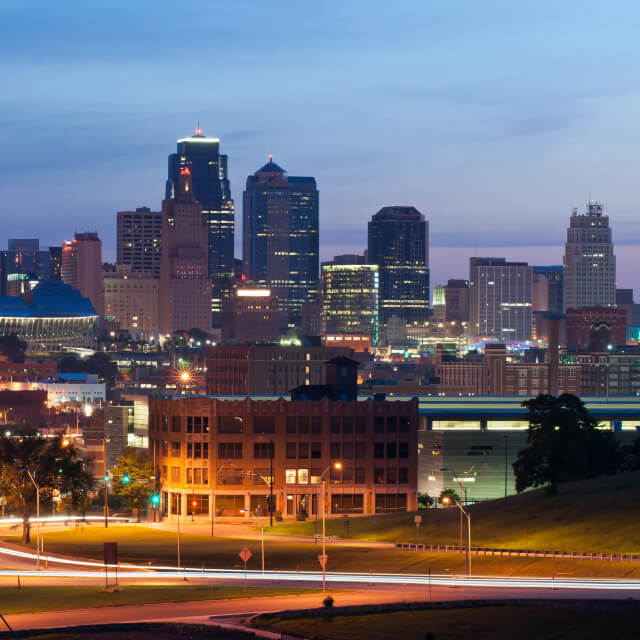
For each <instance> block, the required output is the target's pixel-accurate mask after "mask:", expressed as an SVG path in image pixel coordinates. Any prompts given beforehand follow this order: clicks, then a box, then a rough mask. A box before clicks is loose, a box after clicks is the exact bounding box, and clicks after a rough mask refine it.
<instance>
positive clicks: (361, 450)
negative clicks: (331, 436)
mask: <svg viewBox="0 0 640 640" xmlns="http://www.w3.org/2000/svg"><path fill="white" fill-rule="evenodd" d="M365 446H366V445H365V443H364V442H356V458H358V459H360V460H361V459H362V458H364V457H365Z"/></svg>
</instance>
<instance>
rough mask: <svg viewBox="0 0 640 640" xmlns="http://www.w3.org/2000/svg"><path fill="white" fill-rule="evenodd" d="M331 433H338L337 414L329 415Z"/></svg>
mask: <svg viewBox="0 0 640 640" xmlns="http://www.w3.org/2000/svg"><path fill="white" fill-rule="evenodd" d="M330 425H331V433H340V418H339V417H338V416H331V421H330Z"/></svg>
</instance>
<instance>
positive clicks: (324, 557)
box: [318, 553, 329, 569]
mask: <svg viewBox="0 0 640 640" xmlns="http://www.w3.org/2000/svg"><path fill="white" fill-rule="evenodd" d="M328 559H329V556H328V555H327V554H326V553H324V554H323V553H321V554H320V555H318V562H319V563H320V566H321V567H322V568H323V569H324V568H325V567H326V566H327V560H328Z"/></svg>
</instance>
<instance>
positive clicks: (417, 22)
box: [0, 1, 640, 286]
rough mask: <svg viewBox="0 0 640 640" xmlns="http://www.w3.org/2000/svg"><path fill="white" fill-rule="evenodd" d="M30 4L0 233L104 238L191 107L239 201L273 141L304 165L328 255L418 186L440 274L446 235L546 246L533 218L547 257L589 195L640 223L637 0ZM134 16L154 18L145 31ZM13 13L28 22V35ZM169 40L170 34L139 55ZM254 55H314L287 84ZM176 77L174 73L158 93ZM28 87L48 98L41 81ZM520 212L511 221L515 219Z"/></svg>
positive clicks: (6, 10)
mask: <svg viewBox="0 0 640 640" xmlns="http://www.w3.org/2000/svg"><path fill="white" fill-rule="evenodd" d="M36 4H37V3H26V4H23V3H20V4H17V3H16V4H11V3H9V4H7V3H5V4H4V5H3V8H2V9H0V11H1V12H2V13H1V14H0V15H1V16H2V17H3V20H1V21H0V23H2V24H3V25H4V27H0V32H2V35H3V39H2V44H1V45H0V47H2V51H3V61H4V62H3V66H4V67H5V69H6V71H7V79H8V82H7V84H6V90H5V95H4V98H3V100H2V102H1V103H0V105H1V113H2V114H3V120H4V121H5V123H6V126H5V127H4V129H3V131H2V133H1V134H0V135H1V136H2V140H3V142H4V143H5V146H6V147H7V148H11V149H12V150H13V153H12V154H11V157H10V158H9V157H7V158H6V159H5V160H4V161H3V163H2V167H3V172H4V175H5V181H4V185H3V191H4V195H5V197H4V198H3V202H2V205H0V207H1V211H0V213H1V214H4V216H5V219H7V220H9V221H11V220H16V222H15V223H12V222H10V223H9V224H8V225H7V228H6V234H7V238H9V237H26V236H30V235H33V234H30V233H28V232H27V231H28V230H27V229H26V228H25V225H27V224H29V225H30V226H29V228H31V226H32V225H33V224H35V225H37V226H38V227H39V228H41V229H42V231H41V233H40V234H39V236H40V238H41V240H42V242H43V245H45V246H46V245H49V244H52V243H55V244H59V243H61V242H62V241H63V240H64V239H67V238H68V237H70V236H71V234H72V233H73V231H74V230H77V231H84V230H97V231H98V232H99V234H100V237H101V238H102V239H103V241H104V244H105V249H106V250H105V257H106V258H108V259H113V256H114V249H115V225H114V224H113V215H114V213H115V212H116V211H119V210H123V211H124V210H131V209H135V208H136V207H138V206H143V205H147V206H149V207H151V208H152V210H157V209H158V208H159V205H160V201H161V197H162V188H163V183H164V177H165V172H166V164H165V163H166V156H167V155H168V154H169V153H170V152H172V151H173V150H174V144H175V140H176V139H179V138H181V137H183V136H185V135H190V134H191V133H192V132H193V129H194V128H195V126H196V122H197V121H198V120H199V121H200V125H201V127H202V129H203V131H204V132H205V133H206V134H207V135H210V136H215V137H219V138H220V139H221V141H222V144H223V145H224V151H225V153H226V154H227V155H228V156H229V176H230V180H231V196H232V197H233V198H234V199H235V200H236V203H237V202H238V201H239V200H238V199H239V197H240V193H241V191H242V185H243V184H244V181H245V179H246V176H247V175H249V174H250V173H251V171H252V170H253V169H254V168H255V167H256V166H260V164H262V162H263V161H266V158H267V156H268V154H269V153H273V155H274V159H275V161H276V162H281V163H282V164H283V165H284V166H287V167H288V168H290V170H292V171H294V172H295V174H296V175H313V176H315V177H316V179H317V182H318V188H319V190H320V191H321V192H322V194H323V197H322V202H321V211H320V216H321V228H320V233H321V247H322V249H321V251H322V254H321V259H327V258H330V257H331V256H332V255H333V254H339V253H344V252H345V251H347V250H349V251H361V250H362V248H363V247H364V246H365V243H366V231H365V223H366V221H367V220H368V219H369V217H370V216H371V215H372V214H373V213H375V211H377V210H378V209H379V208H380V207H382V206H389V205H414V206H416V208H418V209H419V210H420V211H422V212H424V213H425V215H426V217H427V219H428V220H429V222H430V225H431V228H432V242H431V244H432V247H433V252H432V253H433V259H432V261H431V265H430V266H431V269H432V273H433V278H432V282H433V284H437V283H439V282H440V283H441V282H445V281H446V278H447V276H451V277H464V273H463V272H459V271H458V272H455V273H454V272H451V271H450V270H448V269H445V268H443V274H442V275H441V276H440V275H438V265H437V263H436V258H437V253H438V252H437V248H438V247H468V248H470V249H473V248H474V247H476V248H477V249H478V251H477V254H476V255H488V254H490V253H493V252H489V251H488V249H490V248H492V247H495V246H498V247H500V246H504V247H505V250H504V251H503V252H501V253H499V254H497V255H499V256H504V257H505V258H507V259H509V260H513V259H520V260H527V261H529V262H530V263H532V264H538V263H540V262H543V263H547V262H549V260H537V259H534V258H532V257H530V256H527V255H521V254H517V255H516V254H514V252H513V250H512V249H513V248H516V247H517V246H518V244H519V243H520V244H525V242H524V238H526V239H527V242H529V243H530V244H531V245H532V246H549V243H553V244H554V245H556V246H557V247H558V248H559V250H558V251H557V252H556V255H557V257H556V259H555V260H553V261H552V262H553V263H556V264H560V262H561V257H562V253H561V248H560V247H561V245H562V242H563V240H564V231H565V229H564V226H565V219H566V216H567V213H568V212H569V211H570V210H571V207H573V206H578V207H580V208H582V207H583V205H584V203H585V202H586V201H587V200H588V199H590V195H591V197H593V198H595V199H597V200H600V201H603V202H605V203H607V204H608V207H609V209H610V211H611V213H612V216H614V218H613V226H614V243H615V244H616V246H617V247H620V246H622V242H625V243H628V244H633V243H636V244H637V243H638V242H640V232H638V231H637V230H636V228H635V226H634V224H633V223H634V218H635V210H636V208H637V201H638V196H637V194H636V192H635V176H634V173H633V162H632V154H633V149H634V147H635V146H636V141H637V139H638V137H640V129H639V127H638V124H637V123H636V122H635V112H636V111H637V101H638V92H637V90H636V87H635V82H636V81H635V76H633V74H632V71H633V68H634V67H635V60H636V59H637V51H636V48H635V46H634V40H633V38H634V31H633V25H634V24H635V23H636V22H637V20H638V18H639V17H640V11H639V10H638V8H637V7H635V6H633V5H631V4H630V3H619V4H618V5H616V6H615V7H607V8H606V10H605V9H603V8H600V7H599V6H598V3H595V2H591V3H581V4H580V11H579V12H578V11H576V10H575V8H572V7H571V6H562V7H558V6H555V5H554V4H552V3H542V4H539V5H537V7H536V10H535V11H530V12H529V13H528V14H527V16H526V19H523V17H524V16H523V14H522V10H521V9H518V8H515V7H511V6H510V5H509V4H508V3H503V2H493V3H490V5H483V6H482V7H467V8H465V11H464V12H462V10H461V9H456V8H452V7H433V8H429V9H428V10H427V9H425V8H424V6H422V4H420V3H408V4H407V5H406V6H405V10H404V12H398V11H396V10H394V9H393V8H391V7H387V6H386V5H384V4H383V3H376V2H374V3H373V4H369V5H368V8H369V10H368V11H367V12H366V15H365V14H364V13H363V12H358V11H356V8H355V7H354V6H353V5H350V6H340V5H339V4H338V3H335V2H329V3H323V7H313V8H309V12H310V13H307V14H305V15H304V16H302V15H297V14H295V13H294V12H288V21H282V20H280V19H279V18H278V16H279V15H280V13H279V12H278V11H275V10H273V8H278V9H281V10H286V9H288V8H290V7H291V6H292V4H291V3H290V2H275V3H272V4H271V6H262V5H256V3H254V2H249V1H246V2H237V3H234V4H233V5H228V6H227V5H224V6H217V7H212V6H210V5H208V4H206V5H205V4H199V3H196V4H195V5H194V7H193V9H194V10H193V11H192V12H189V15H185V16H181V19H180V22H179V24H178V25H176V23H175V22H174V20H173V9H172V8H170V7H169V6H168V5H167V4H164V3H159V4H157V5H154V12H153V13H152V14H148V13H147V12H144V11H143V10H142V9H140V8H137V7H133V6H130V5H124V4H123V3H119V2H115V3H112V5H110V7H114V8H117V7H120V9H121V11H114V12H113V15H111V11H110V10H107V9H106V8H103V9H101V10H100V9H97V11H98V12H99V14H98V15H97V17H95V23H93V22H89V23H87V22H86V21H85V18H87V15H86V14H85V13H84V10H83V8H82V6H81V5H76V4H75V3H69V4H65V6H63V7H59V8H57V9H56V13H55V14H54V13H53V12H50V10H49V9H47V8H46V7H45V6H44V5H42V6H40V5H38V6H39V9H40V10H39V11H38V13H37V15H36V16H34V15H33V11H32V10H31V9H32V8H33V6H35V5H36ZM29 5H31V6H29ZM116 14H117V15H118V18H117V19H116V18H115V16H116ZM143 17H144V21H145V24H146V25H148V33H147V32H145V33H144V34H140V33H139V29H138V28H137V25H138V24H139V23H140V21H141V20H142V19H143ZM356 17H357V20H356ZM27 19H28V28H25V29H21V28H20V27H21V25H23V26H25V27H27V23H26V21H27ZM605 19H606V22H607V24H608V26H610V27H612V28H613V29H615V32H616V38H615V40H611V41H609V42H608V43H607V46H606V47H604V46H600V45H599V44H598V43H599V42H600V37H601V36H599V34H600V28H601V23H602V21H603V20H605ZM97 24H100V25H101V26H100V28H98V27H97V26H96V25H97ZM256 24H260V25H261V27H262V28H261V29H255V28H254V27H255V25H256ZM309 25H311V26H309ZM176 26H180V27H182V28H184V29H185V30H187V31H188V33H189V34H190V37H189V39H188V41H187V43H186V44H185V43H184V42H182V40H181V41H180V45H179V46H178V45H177V41H175V39H174V38H172V37H171V33H172V31H173V30H174V29H175V28H176ZM213 27H215V28H216V33H217V34H218V37H219V40H218V41H217V45H220V46H224V47H225V64H224V65H220V66H219V67H218V66H217V67H216V76H215V82H211V81H210V80H211V79H212V78H211V76H210V75H209V74H208V73H207V72H206V69H207V65H208V64H209V63H211V62H212V61H213V60H214V57H213V56H214V54H215V55H217V53H216V52H217V51H218V48H216V50H215V51H214V50H213V48H212V47H211V44H210V40H209V39H208V36H209V33H210V30H211V29H212V28H213ZM478 27H480V28H478ZM381 28H385V29H386V31H385V33H386V37H385V38H384V44H383V45H380V39H379V38H376V37H375V34H376V33H377V30H379V29H381ZM14 33H16V34H17V33H20V34H21V36H20V37H21V38H26V39H27V41H28V43H27V44H29V46H28V47H27V48H26V51H25V50H24V48H23V47H19V46H15V45H16V42H15V40H14V38H15V36H14ZM62 34H64V37H62ZM249 34H250V35H251V37H249ZM160 39H162V41H163V42H164V43H165V49H164V50H162V51H160V50H159V49H158V48H157V47H156V46H153V47H151V48H152V49H153V54H151V53H150V52H149V45H151V44H154V45H155V44H157V42H158V41H160ZM541 42H544V47H540V46H539V44H540V43H541ZM327 43H332V46H327ZM114 44H118V45H119V46H118V47H116V48H114V46H113V45H114ZM79 51H82V53H83V55H82V57H81V59H80V58H79V57H78V52H79ZM16 52H20V53H19V55H17V53H16ZM106 52H108V53H109V55H108V56H107V55H105V53H106ZM43 53H44V54H45V55H44V59H45V62H43ZM261 55H268V58H269V64H270V69H272V70H273V73H274V74H275V75H278V76H279V77H280V78H282V79H283V81H285V82H291V81H292V80H293V79H294V77H295V78H296V79H298V78H300V76H299V75H295V76H294V75H292V74H293V73H294V71H297V69H296V62H295V61H296V60H298V59H300V58H299V56H300V55H304V56H305V59H306V61H307V68H306V72H307V74H308V75H307V77H308V78H309V79H310V82H305V83H303V82H298V81H296V85H297V86H298V90H297V91H296V92H295V94H294V95H293V96H290V97H289V99H288V100H287V101H285V102H283V101H282V99H281V96H282V94H281V92H279V91H278V89H277V86H275V87H274V86H273V85H274V83H272V82H270V80H269V77H268V76H269V74H263V73H262V71H260V74H257V72H256V71H255V70H254V68H253V62H254V61H255V60H256V59H259V57H260V56H261ZM194 61H195V62H194ZM123 63H125V64H124V66H123ZM338 63H339V64H338ZM614 63H615V66H614ZM258 68H259V66H258ZM160 70H161V72H160ZM34 74H35V75H34ZM27 78H28V80H27ZM134 78H135V80H134ZM167 78H171V79H172V82H171V83H169V84H170V85H172V90H173V92H172V94H171V95H170V96H165V95H164V94H163V100H162V101H154V100H153V98H156V97H159V96H160V94H161V92H164V91H165V88H166V86H167V83H166V79H167ZM275 84H276V85H277V84H278V83H275ZM54 87H55V90H54ZM221 87H224V91H222V90H220V88H221ZM34 92H36V93H37V96H41V95H42V94H43V93H44V94H46V95H49V96H50V97H49V99H48V101H47V102H46V103H45V102H42V101H38V100H37V99H36V93H34ZM142 95H144V99H143V98H141V96H142ZM149 98H151V100H150V99H149ZM156 104H158V105H161V106H155V105H156ZM37 105H40V106H37ZM150 105H151V106H150ZM25 143H28V144H25ZM34 148H37V149H38V151H39V153H38V154H37V155H36V154H34V153H33V149H34ZM96 151H98V152H96ZM89 158H91V162H88V159H89ZM338 160H339V161H338ZM89 165H92V166H91V167H90V166H89ZM381 176H382V179H381ZM33 186H36V187H37V188H35V189H33V193H31V195H30V198H29V214H30V215H29V222H28V223H27V222H26V220H25V222H21V221H20V220H19V218H20V217H19V216H15V215H12V212H14V211H15V210H16V209H17V208H18V207H19V208H20V210H22V208H23V207H24V194H25V192H26V191H27V190H28V189H29V188H30V187H33ZM87 211H89V212H90V215H87ZM515 213H517V221H518V226H517V227H516V229H513V228H511V229H509V228H508V227H509V226H510V224H509V223H511V222H512V221H513V219H514V217H515V216H514V214H515ZM60 220H64V223H65V225H68V231H66V232H65V233H64V235H63V236H62V235H61V234H60V231H59V230H58V229H57V228H56V225H58V224H59V222H60ZM480 220H482V221H483V222H482V223H479V221H480ZM487 221H488V222H487ZM513 226H515V225H513ZM237 235H238V234H237ZM239 253H240V252H239V241H238V238H236V257H240V256H239ZM493 254H494V255H496V254H495V253H493ZM618 254H619V256H620V259H619V272H620V274H619V284H620V285H621V286H632V285H633V284H634V282H633V279H634V273H633V269H632V267H631V265H630V264H629V263H628V261H625V258H624V252H621V251H618ZM470 255H473V252H472V251H471V252H469V253H467V255H466V256H465V259H464V262H465V263H466V258H468V257H469V256H470ZM625 262H626V264H625Z"/></svg>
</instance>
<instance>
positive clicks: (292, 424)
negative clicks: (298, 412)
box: [287, 416, 298, 434]
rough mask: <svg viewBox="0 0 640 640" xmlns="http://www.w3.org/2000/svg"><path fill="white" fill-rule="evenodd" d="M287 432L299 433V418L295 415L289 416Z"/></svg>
mask: <svg viewBox="0 0 640 640" xmlns="http://www.w3.org/2000/svg"><path fill="white" fill-rule="evenodd" d="M287 433H289V434H291V433H298V420H297V419H296V418H295V417H293V416H287Z"/></svg>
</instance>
